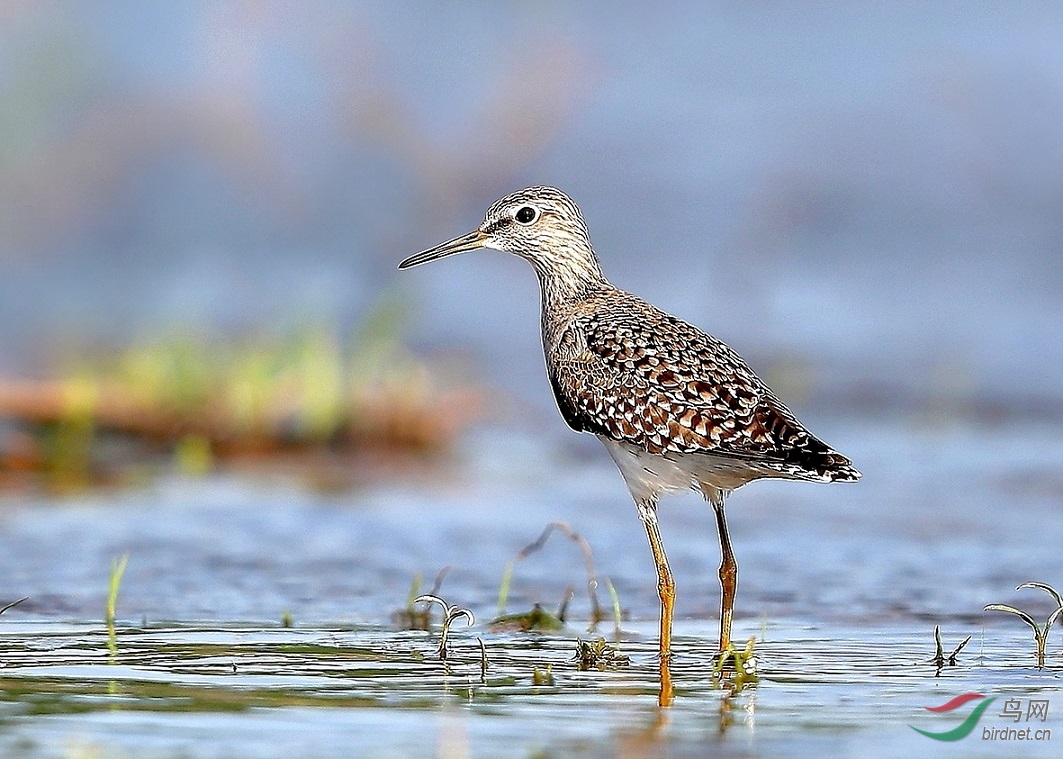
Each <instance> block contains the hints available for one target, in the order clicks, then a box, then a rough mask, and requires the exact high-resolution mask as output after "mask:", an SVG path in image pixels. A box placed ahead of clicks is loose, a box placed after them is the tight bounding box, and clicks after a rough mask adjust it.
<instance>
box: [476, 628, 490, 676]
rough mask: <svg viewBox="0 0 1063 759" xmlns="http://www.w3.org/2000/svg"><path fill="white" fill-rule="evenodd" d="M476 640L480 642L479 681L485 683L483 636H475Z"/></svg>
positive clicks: (485, 653) (485, 647)
mask: <svg viewBox="0 0 1063 759" xmlns="http://www.w3.org/2000/svg"><path fill="white" fill-rule="evenodd" d="M476 642H477V643H479V644H480V682H481V683H483V684H484V685H487V646H485V645H484V639H483V638H480V637H477V638H476Z"/></svg>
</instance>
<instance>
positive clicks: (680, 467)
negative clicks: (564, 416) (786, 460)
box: [598, 435, 779, 504]
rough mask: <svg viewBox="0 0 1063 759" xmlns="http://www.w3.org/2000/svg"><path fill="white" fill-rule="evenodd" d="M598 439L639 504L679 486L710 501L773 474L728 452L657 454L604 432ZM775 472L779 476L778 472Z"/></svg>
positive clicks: (653, 500) (675, 489)
mask: <svg viewBox="0 0 1063 759" xmlns="http://www.w3.org/2000/svg"><path fill="white" fill-rule="evenodd" d="M598 439H599V440H601V441H602V445H604V446H605V450H607V451H609V455H610V456H612V457H613V461H615V462H616V466H617V468H618V469H619V470H620V474H621V476H623V478H624V482H625V483H627V487H628V490H630V491H631V497H632V498H634V499H635V501H636V502H638V503H640V504H647V503H651V502H652V503H656V501H657V498H658V497H659V496H660V495H661V494H662V493H666V492H669V491H677V490H700V491H701V492H702V493H704V494H705V497H706V498H708V499H709V500H710V501H716V500H717V499H719V498H722V496H723V495H726V494H727V493H728V492H730V491H732V490H734V489H735V488H738V487H741V486H742V485H745V484H746V483H747V482H749V481H751V480H755V479H758V478H759V477H764V476H771V475H772V474H773V473H772V472H770V470H762V468H761V467H758V466H757V465H756V464H755V463H752V462H746V461H741V460H739V459H733V458H729V457H726V456H713V455H712V454H711V453H686V454H675V453H669V454H666V455H658V454H653V453H647V452H646V451H644V450H642V449H641V448H639V447H638V446H636V445H632V444H631V443H621V442H617V441H616V440H613V439H612V438H608V437H605V436H604V435H599V436H598ZM774 475H775V476H779V475H778V473H777V472H776V473H774Z"/></svg>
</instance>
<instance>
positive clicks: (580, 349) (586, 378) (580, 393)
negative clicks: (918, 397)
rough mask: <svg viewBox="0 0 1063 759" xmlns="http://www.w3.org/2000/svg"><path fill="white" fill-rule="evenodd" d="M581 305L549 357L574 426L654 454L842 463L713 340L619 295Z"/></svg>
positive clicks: (787, 464)
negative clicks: (707, 455)
mask: <svg viewBox="0 0 1063 759" xmlns="http://www.w3.org/2000/svg"><path fill="white" fill-rule="evenodd" d="M582 306H583V307H582V308H581V309H580V312H579V313H577V314H576V315H575V316H574V318H573V319H572V320H571V321H570V323H569V324H568V325H567V326H566V328H565V329H564V330H563V331H562V332H561V334H560V339H559V340H558V342H557V347H556V348H555V350H554V355H553V356H552V360H551V361H550V370H551V371H550V374H551V381H552V384H553V388H554V394H555V397H556V398H557V402H558V406H559V408H560V410H561V413H562V415H563V416H564V417H565V420H566V421H567V422H568V424H569V426H571V427H572V428H573V429H576V430H580V431H586V432H592V433H594V434H597V435H606V436H608V437H610V438H612V439H614V440H618V441H624V442H628V443H632V444H634V445H637V446H639V447H640V448H642V449H644V450H646V451H647V452H649V453H653V454H666V453H678V454H687V453H699V452H701V453H712V454H716V455H724V456H733V457H736V458H742V459H751V460H756V461H758V462H763V463H766V464H778V465H780V466H782V467H783V468H785V469H788V470H794V469H795V468H796V469H797V470H802V471H808V472H809V473H810V474H816V475H822V474H823V472H824V470H827V471H829V470H831V469H836V468H839V467H844V466H846V465H848V463H849V462H848V460H847V459H845V457H843V456H841V455H840V454H837V453H835V452H834V451H832V450H831V449H830V448H829V447H828V446H827V445H826V444H825V443H823V442H821V441H820V440H818V439H817V438H815V437H814V436H812V435H811V434H810V433H809V432H808V431H807V430H806V429H805V428H804V427H803V426H802V425H801V423H800V422H798V421H797V419H796V418H795V417H794V415H793V414H792V413H791V412H790V410H789V409H787V408H786V406H785V405H783V404H782V403H781V402H780V401H779V400H778V398H776V397H775V395H774V394H773V393H772V392H771V390H770V389H769V388H768V387H767V386H766V385H765V384H764V383H763V382H762V381H761V380H760V379H759V378H758V377H757V376H756V375H755V374H754V373H753V371H752V370H751V369H750V368H749V367H748V366H747V365H746V363H745V361H743V360H742V358H741V357H740V356H739V355H738V354H737V353H735V352H734V351H733V350H732V349H731V348H729V347H728V346H727V345H725V344H724V343H722V342H720V341H719V340H717V339H716V338H714V337H711V336H710V335H706V334H705V333H704V332H702V331H701V330H699V329H698V328H697V327H694V326H693V325H691V324H688V323H686V322H684V321H681V320H680V319H676V318H675V317H673V316H670V315H668V314H666V313H664V312H663V311H660V310H659V309H657V308H655V307H653V306H651V305H650V304H648V303H646V302H645V301H643V300H641V299H639V298H636V297H635V296H633V295H630V294H628V293H618V292H617V291H613V292H612V293H610V296H609V298H608V299H602V300H595V299H591V300H588V301H587V302H586V303H585V304H582Z"/></svg>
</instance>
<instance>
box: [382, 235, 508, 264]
mask: <svg viewBox="0 0 1063 759" xmlns="http://www.w3.org/2000/svg"><path fill="white" fill-rule="evenodd" d="M485 242H487V235H485V234H484V233H483V232H481V231H480V230H479V229H476V230H473V231H472V232H469V234H467V235H462V236H461V237H455V238H454V239H453V240H447V241H446V242H444V243H440V244H439V245H437V246H435V247H434V248H429V249H428V250H423V251H421V252H420V253H418V254H416V255H413V256H410V257H409V258H407V259H406V260H405V261H403V262H402V263H401V264H399V268H400V269H409V268H410V267H412V266H420V265H421V264H426V263H428V262H429V261H435V260H436V259H437V258H443V257H445V256H452V255H454V254H455V253H464V252H466V251H469V250H476V249H477V248H482V247H484V243H485Z"/></svg>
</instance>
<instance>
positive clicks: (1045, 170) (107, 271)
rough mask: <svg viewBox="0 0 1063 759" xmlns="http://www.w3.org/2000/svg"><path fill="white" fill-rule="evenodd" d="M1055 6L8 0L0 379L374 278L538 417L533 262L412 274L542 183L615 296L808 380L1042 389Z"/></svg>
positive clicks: (1057, 260) (463, 264)
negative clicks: (415, 255) (442, 245)
mask: <svg viewBox="0 0 1063 759" xmlns="http://www.w3.org/2000/svg"><path fill="white" fill-rule="evenodd" d="M1061 40H1063V17H1061V16H1060V14H1059V12H1058V9H1057V8H1055V7H1054V6H1053V5H1052V4H1051V3H1046V4H1036V3H1034V4H1023V5H1022V6H1021V7H1020V6H1015V5H1011V4H994V3H986V4H975V5H970V4H958V5H954V4H947V3H946V4H941V3H931V4H926V3H888V4H884V5H882V6H881V7H872V6H868V5H863V4H861V5H858V6H851V7H846V6H842V7H829V6H824V5H822V4H818V3H795V4H785V3H784V4H780V3H771V2H764V3H745V4H742V5H741V6H732V5H731V4H727V3H710V4H701V3H684V2H677V3H670V2H665V3H660V4H655V5H654V7H653V9H652V10H649V9H647V10H644V11H638V10H632V9H626V10H621V9H619V8H614V7H612V6H610V5H607V4H579V5H577V6H573V5H571V4H564V3H549V2H545V3H541V2H506V3H502V4H499V3H495V2H491V3H486V2H472V3H460V4H459V3H442V4H439V3H435V4H422V3H401V2H400V3H388V4H384V5H379V4H373V3H354V4H349V3H325V2H309V3H286V2H232V3H212V2H187V3H178V4H161V5H159V4H155V5H144V4H142V3H135V2H104V3H93V4H90V5H79V4H69V5H63V4H41V3H35V2H19V1H18V0H8V1H7V2H4V3H2V4H0V267H2V272H3V275H2V277H0V319H2V322H3V324H4V328H3V330H0V370H2V371H3V372H4V374H5V375H8V376H37V375H39V374H40V373H41V372H42V371H47V370H48V369H50V368H52V367H54V365H55V360H56V357H57V355H60V356H61V355H62V354H63V351H69V350H71V349H72V346H79V345H92V346H94V347H97V348H98V347H101V346H113V345H122V344H125V343H127V342H129V341H132V340H134V339H138V338H143V337H144V336H145V335H151V334H155V333H165V332H168V331H169V332H172V331H174V330H182V331H185V332H187V331H192V332H195V333H206V334H212V335H214V334H222V335H226V334H229V335H238V334H246V333H248V332H256V333H260V332H262V331H266V332H269V331H282V330H285V329H290V328H291V327H292V325H301V324H305V323H307V322H317V323H325V324H329V325H333V326H334V327H335V328H336V329H337V330H339V331H340V332H341V333H345V332H347V331H349V330H351V329H353V328H355V326H356V325H357V324H358V323H359V321H360V320H361V319H363V318H364V316H365V314H366V313H367V312H368V311H369V309H371V308H372V306H373V304H374V303H375V302H376V301H377V299H378V298H379V297H380V294H381V293H382V292H393V293H398V294H399V296H400V297H401V298H402V299H404V303H405V304H406V305H408V307H409V314H410V316H409V321H408V330H409V331H408V333H407V334H408V335H409V337H410V338H411V339H412V340H413V341H414V343H415V345H416V346H418V347H419V348H429V347H430V348H439V347H446V348H452V349H460V350H462V351H465V352H466V353H467V357H468V358H469V359H470V360H472V361H473V363H474V365H475V369H474V370H473V373H474V375H475V376H477V377H483V378H485V379H486V380H488V381H490V382H493V383H497V384H499V385H503V386H505V387H508V388H514V389H516V390H517V391H518V393H519V395H520V396H521V397H522V398H525V399H527V400H528V402H530V403H531V404H533V406H536V407H541V408H542V410H543V411H544V412H545V411H549V410H550V407H551V406H552V402H551V399H550V396H549V389H548V387H547V385H546V383H544V382H543V381H542V376H541V375H542V372H541V368H540V367H541V356H540V354H539V345H538V334H537V309H538V304H537V289H536V285H535V282H534V277H533V276H532V275H531V272H530V271H528V270H526V267H524V265H523V264H522V263H521V262H519V261H517V260H504V257H503V256H500V255H497V254H489V253H483V254H475V255H469V256H466V257H463V258H461V259H452V260H448V261H447V262H445V263H443V264H437V265H435V266H433V267H431V268H426V269H419V270H417V271H416V272H411V273H407V274H403V275H401V276H400V275H399V273H398V272H397V271H396V270H395V264H396V263H397V262H398V261H399V260H401V259H402V258H403V257H405V256H406V255H408V254H410V253H412V252H415V251H417V250H420V249H422V248H425V247H428V246H429V245H431V244H434V243H435V242H438V241H440V240H442V239H445V238H448V237H450V236H453V235H455V234H458V233H460V232H464V231H467V230H468V229H470V228H471V227H472V226H473V225H475V224H476V223H477V222H478V221H479V219H480V218H481V215H482V213H483V211H484V210H485V209H486V207H487V205H488V204H489V203H490V202H491V201H493V200H494V199H495V198H497V197H499V196H500V195H502V194H504V193H506V192H509V191H511V190H513V189H516V188H519V187H522V186H525V185H528V184H532V183H548V184H554V185H557V186H559V187H561V188H562V189H564V190H566V191H567V192H569V194H571V195H572V196H573V197H574V198H575V199H576V201H577V202H578V203H579V204H580V205H581V207H582V209H583V211H584V214H585V216H586V217H587V220H588V223H589V225H590V229H591V233H592V237H593V240H594V242H595V245H596V247H597V249H598V252H599V255H600V257H601V258H602V260H603V265H604V267H605V269H606V272H607V274H608V275H609V276H610V277H611V279H613V281H614V282H615V283H617V284H618V285H620V286H622V287H624V288H625V289H629V290H632V291H635V292H637V293H638V294H640V295H642V296H643V297H646V298H647V299H649V300H650V301H652V302H654V303H656V304H658V305H660V306H661V307H662V308H665V309H666V310H670V311H672V312H674V313H676V314H678V315H680V316H682V317H684V318H686V319H687V320H689V321H692V322H694V323H696V324H698V325H700V326H702V327H703V328H706V329H707V330H709V331H711V332H713V333H714V334H717V335H718V336H720V337H721V338H723V339H724V340H725V341H728V342H730V343H731V344H733V345H735V346H736V347H737V348H738V349H739V350H740V352H742V353H743V354H745V355H746V356H747V357H748V358H749V359H750V360H751V362H752V363H753V364H754V366H755V367H757V368H758V369H760V370H761V371H764V372H770V370H771V367H772V366H773V364H775V363H778V362H783V361H784V360H785V361H787V362H790V364H791V365H790V366H789V370H790V371H792V372H797V371H799V372H800V373H801V374H800V377H801V381H802V382H804V383H806V384H807V386H808V387H809V388H810V390H812V391H814V395H815V396H817V397H820V398H822V397H823V396H825V395H829V396H831V403H837V402H838V400H837V397H842V398H845V399H847V400H848V401H851V402H854V403H856V402H860V403H876V404H889V405H895V404H900V403H905V402H914V401H917V400H918V399H920V398H924V399H925V398H926V397H930V396H934V395H935V394H937V395H941V394H947V395H950V396H952V397H954V398H956V397H958V398H960V399H961V400H963V401H964V402H971V403H975V404H979V405H982V406H991V407H993V408H996V409H1012V408H1015V407H1017V406H1022V407H1025V408H1031V407H1033V408H1036V409H1038V410H1041V409H1043V408H1044V407H1045V406H1046V405H1048V406H1051V407H1054V408H1057V409H1058V407H1059V406H1060V401H1061V397H1060V396H1061V391H1060V389H1059V388H1060V382H1059V379H1060V361H1059V357H1060V355H1063V330H1061V329H1060V328H1059V327H1060V324H1061V317H1063V298H1061V297H1060V296H1061V294H1063V256H1061V253H1063V213H1061V211H1063V139H1061V138H1060V131H1059V125H1060V123H1061V121H1063V41H1061Z"/></svg>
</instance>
